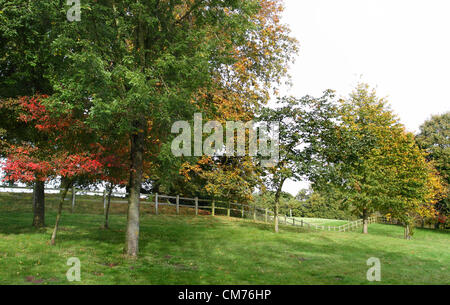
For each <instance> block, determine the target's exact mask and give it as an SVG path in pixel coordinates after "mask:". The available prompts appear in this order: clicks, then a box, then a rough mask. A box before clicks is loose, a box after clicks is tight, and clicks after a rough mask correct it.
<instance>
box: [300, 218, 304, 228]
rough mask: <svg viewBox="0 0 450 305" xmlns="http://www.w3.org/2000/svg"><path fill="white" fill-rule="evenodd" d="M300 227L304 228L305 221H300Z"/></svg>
mask: <svg viewBox="0 0 450 305" xmlns="http://www.w3.org/2000/svg"><path fill="white" fill-rule="evenodd" d="M300 226H301V227H303V219H302V220H300Z"/></svg>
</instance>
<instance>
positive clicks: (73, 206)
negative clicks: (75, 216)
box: [72, 186, 77, 213]
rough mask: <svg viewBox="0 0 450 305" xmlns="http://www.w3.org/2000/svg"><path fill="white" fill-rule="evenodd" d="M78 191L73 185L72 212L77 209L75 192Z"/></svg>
mask: <svg viewBox="0 0 450 305" xmlns="http://www.w3.org/2000/svg"><path fill="white" fill-rule="evenodd" d="M76 193H77V190H76V189H75V187H74V186H72V213H73V212H74V210H75V194H76Z"/></svg>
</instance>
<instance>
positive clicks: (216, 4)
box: [49, 0, 292, 257]
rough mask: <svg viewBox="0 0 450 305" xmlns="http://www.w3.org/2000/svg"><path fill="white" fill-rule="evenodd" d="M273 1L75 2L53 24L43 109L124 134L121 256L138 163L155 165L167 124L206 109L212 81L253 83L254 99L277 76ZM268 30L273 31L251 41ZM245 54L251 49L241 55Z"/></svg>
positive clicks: (132, 250) (134, 234)
mask: <svg viewBox="0 0 450 305" xmlns="http://www.w3.org/2000/svg"><path fill="white" fill-rule="evenodd" d="M271 6H275V7H276V8H277V10H278V8H280V6H279V5H278V2H277V1H266V0H264V1H256V0H250V1H249V0H245V1H244V0H226V1H222V0H209V1H204V0H184V1H182V0H175V1H167V0H164V1H161V0H150V1H141V0H126V1H114V0H108V1H106V0H104V1H96V2H91V3H88V4H85V5H83V10H82V13H81V16H82V17H81V21H80V22H74V23H69V22H67V21H62V20H60V19H58V18H55V19H53V20H51V21H52V22H54V25H53V27H52V33H53V32H56V33H58V34H59V35H58V37H57V38H55V39H54V40H53V41H52V42H51V44H50V46H51V52H52V54H55V58H54V59H53V61H52V62H51V64H50V68H49V79H50V82H51V84H52V85H53V89H54V90H55V94H53V95H52V101H51V102H50V103H49V106H53V107H52V110H53V111H54V112H65V111H69V110H70V111H74V112H79V113H87V114H88V116H89V118H88V119H87V120H86V122H87V123H88V124H89V126H90V127H91V128H93V129H95V130H96V131H97V132H99V133H102V132H110V131H111V130H114V132H116V133H117V134H119V135H127V136H128V137H129V141H130V150H129V151H130V169H129V175H130V178H129V192H130V194H129V197H128V201H129V204H128V221H127V230H126V231H127V232H126V246H125V252H126V254H127V255H128V256H131V257H135V256H137V254H138V249H139V245H138V240H139V198H140V188H141V183H142V181H143V177H144V172H146V169H145V168H144V165H146V164H154V163H155V162H151V160H152V159H151V158H152V156H153V157H155V156H158V155H159V152H160V150H161V148H162V147H163V146H164V144H165V143H167V141H169V139H170V134H169V131H170V128H169V127H170V125H171V123H172V122H174V121H177V120H181V119H191V118H192V114H193V113H194V112H195V111H197V110H198V109H202V111H204V112H208V109H210V108H211V107H212V105H213V101H212V100H211V98H210V95H208V92H210V90H211V89H212V88H218V87H220V86H222V87H226V86H227V87H228V88H232V87H233V86H236V87H239V86H243V87H244V88H250V86H251V87H253V88H258V89H259V95H255V96H252V98H253V101H260V96H264V95H265V94H266V92H267V88H268V86H270V85H271V84H272V81H274V80H277V78H278V77H279V76H280V75H283V74H284V73H285V63H286V62H287V60H288V59H289V57H290V54H289V52H290V51H291V50H292V47H291V45H292V42H291V41H290V40H288V39H286V37H287V35H285V34H284V33H283V32H282V31H280V33H283V34H282V36H281V35H279V34H277V31H276V30H277V29H281V27H280V26H279V25H277V24H276V23H273V22H269V21H267V22H266V20H276V18H277V16H279V12H278V11H277V10H275V11H271V10H269V9H268V8H270V7H271ZM261 12H263V14H262V13H261ZM278 23H279V22H278ZM269 27H270V28H271V29H272V30H271V31H270V33H272V35H273V36H272V37H263V39H259V38H261V35H259V34H258V33H262V32H264V28H269ZM222 34H223V35H222ZM277 35H278V36H277ZM278 37H281V38H278ZM275 38H276V39H278V40H276V39H275ZM266 47H267V49H274V50H275V49H276V50H277V55H276V56H271V53H270V52H269V53H265V52H264V48H266ZM283 47H285V48H284V49H283ZM252 51H255V52H258V53H256V54H254V55H253V56H251V57H250V56H248V57H247V56H246V54H250V53H251V52H252ZM242 62H245V65H243V64H242ZM236 68H239V69H244V68H245V69H246V71H247V76H248V77H247V78H246V79H245V81H243V82H242V83H240V84H235V83H233V79H234V75H233V70H234V69H236ZM219 85H220V86H219ZM247 91H248V92H247V93H248V95H249V94H250V93H251V92H255V90H253V91H252V90H247ZM205 92H206V94H204V93H205ZM247 102H248V104H249V105H251V104H252V101H251V100H249V101H247ZM111 118H113V121H114V122H116V123H115V125H113V126H111V124H110V119H111ZM146 160H150V162H145V161H146Z"/></svg>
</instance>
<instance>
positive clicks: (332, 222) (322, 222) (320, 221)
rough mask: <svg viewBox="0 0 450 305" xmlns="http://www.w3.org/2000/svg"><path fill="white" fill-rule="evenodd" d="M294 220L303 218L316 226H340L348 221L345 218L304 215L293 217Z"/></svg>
mask: <svg viewBox="0 0 450 305" xmlns="http://www.w3.org/2000/svg"><path fill="white" fill-rule="evenodd" d="M295 218H296V220H298V221H300V220H303V221H304V222H306V223H309V224H314V225H318V226H336V227H338V226H342V225H345V224H346V223H348V221H347V220H336V219H324V218H306V217H303V218H302V217H295Z"/></svg>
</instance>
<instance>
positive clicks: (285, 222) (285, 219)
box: [284, 215, 287, 225]
mask: <svg viewBox="0 0 450 305" xmlns="http://www.w3.org/2000/svg"><path fill="white" fill-rule="evenodd" d="M284 224H285V225H287V216H286V215H284Z"/></svg>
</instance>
